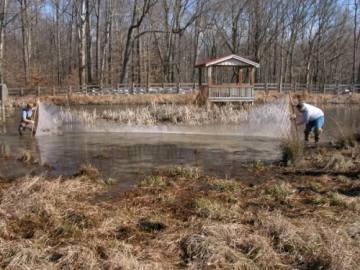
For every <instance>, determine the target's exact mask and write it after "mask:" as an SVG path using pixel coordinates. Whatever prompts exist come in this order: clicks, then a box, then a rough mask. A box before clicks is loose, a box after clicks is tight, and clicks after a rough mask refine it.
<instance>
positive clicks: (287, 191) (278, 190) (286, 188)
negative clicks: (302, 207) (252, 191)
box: [264, 182, 295, 200]
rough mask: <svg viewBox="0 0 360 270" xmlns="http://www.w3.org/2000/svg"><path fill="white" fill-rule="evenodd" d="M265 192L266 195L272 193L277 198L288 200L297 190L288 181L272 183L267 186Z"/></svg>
mask: <svg viewBox="0 0 360 270" xmlns="http://www.w3.org/2000/svg"><path fill="white" fill-rule="evenodd" d="M264 192H265V194H266V195H270V196H271V197H273V198H274V199H276V200H286V199H288V198H289V196H291V195H292V194H293V193H294V192H295V191H294V189H293V188H292V187H291V185H289V184H287V183H284V182H282V183H276V184H272V185H268V186H265V189H264Z"/></svg>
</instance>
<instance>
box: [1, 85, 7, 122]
mask: <svg viewBox="0 0 360 270" xmlns="http://www.w3.org/2000/svg"><path fill="white" fill-rule="evenodd" d="M8 94H9V93H8V89H7V86H6V84H0V100H1V114H2V121H3V122H4V123H5V122H6V112H5V101H6V99H7V97H8Z"/></svg>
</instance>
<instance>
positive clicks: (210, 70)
mask: <svg viewBox="0 0 360 270" xmlns="http://www.w3.org/2000/svg"><path fill="white" fill-rule="evenodd" d="M207 72H208V85H209V87H210V86H211V85H212V77H211V72H212V67H211V66H210V67H208V70H207Z"/></svg>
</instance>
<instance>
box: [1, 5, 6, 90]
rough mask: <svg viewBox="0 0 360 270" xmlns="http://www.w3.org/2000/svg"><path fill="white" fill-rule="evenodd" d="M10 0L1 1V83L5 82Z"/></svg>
mask: <svg viewBox="0 0 360 270" xmlns="http://www.w3.org/2000/svg"><path fill="white" fill-rule="evenodd" d="M7 5H8V0H4V1H3V2H2V3H0V84H3V83H4V64H3V63H4V43H5V26H6V21H5V18H6V11H7Z"/></svg>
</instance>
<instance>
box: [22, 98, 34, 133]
mask: <svg viewBox="0 0 360 270" xmlns="http://www.w3.org/2000/svg"><path fill="white" fill-rule="evenodd" d="M33 109H34V107H33V105H32V104H30V103H28V104H26V107H25V108H22V109H21V120H20V125H19V135H20V136H22V135H23V133H24V131H25V130H26V129H29V130H31V131H33V132H34V131H35V130H34V124H35V121H34V120H32V116H33Z"/></svg>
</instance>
